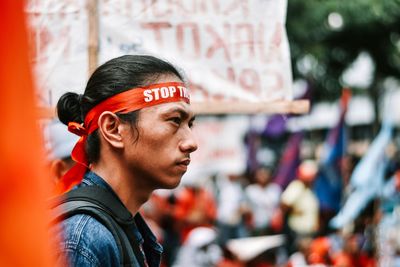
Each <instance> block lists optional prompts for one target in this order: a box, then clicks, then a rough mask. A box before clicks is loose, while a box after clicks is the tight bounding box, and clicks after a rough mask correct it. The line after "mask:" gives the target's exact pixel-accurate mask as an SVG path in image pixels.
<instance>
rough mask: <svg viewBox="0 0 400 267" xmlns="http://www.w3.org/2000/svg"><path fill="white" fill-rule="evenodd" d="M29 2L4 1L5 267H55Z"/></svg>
mask: <svg viewBox="0 0 400 267" xmlns="http://www.w3.org/2000/svg"><path fill="white" fill-rule="evenodd" d="M23 7H24V1H22V0H2V1H0V25H1V35H2V37H1V40H2V41H1V42H0V114H1V123H2V128H1V131H0V155H1V158H0V170H1V172H2V173H1V175H0V266H55V264H54V261H53V260H52V259H51V254H52V253H51V250H50V249H51V247H50V241H49V240H50V238H49V236H48V232H47V229H46V227H47V224H48V222H47V218H48V217H47V216H48V214H46V206H45V200H46V198H47V197H48V192H49V190H50V188H49V187H50V182H49V179H47V178H46V177H47V174H46V172H45V169H44V153H43V148H42V145H41V144H42V143H41V139H40V138H41V135H40V132H39V127H38V125H37V117H36V114H37V111H36V109H35V103H34V88H33V82H32V77H31V68H30V65H29V59H28V51H29V49H28V44H27V29H26V24H25V17H24V16H25V15H24V12H23Z"/></svg>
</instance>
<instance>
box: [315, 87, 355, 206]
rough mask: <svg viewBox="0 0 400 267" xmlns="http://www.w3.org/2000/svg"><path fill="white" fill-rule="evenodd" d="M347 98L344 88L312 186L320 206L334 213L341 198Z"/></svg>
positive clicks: (348, 94)
mask: <svg viewBox="0 0 400 267" xmlns="http://www.w3.org/2000/svg"><path fill="white" fill-rule="evenodd" d="M349 100H350V91H349V90H348V89H344V91H343V94H342V97H341V111H340V117H339V121H338V123H337V124H336V126H335V127H333V128H332V129H331V130H330V131H329V133H328V135H327V139H326V141H325V144H324V146H323V151H322V157H321V159H320V166H319V172H318V176H317V179H316V180H315V182H314V188H313V189H314V191H315V193H316V195H317V197H318V200H319V202H320V208H321V209H322V210H324V211H328V212H334V213H336V212H337V211H338V210H339V208H340V204H341V198H342V189H343V181H342V173H341V161H342V159H343V157H344V155H345V153H346V139H347V138H346V128H345V115H346V111H347V106H348V103H349Z"/></svg>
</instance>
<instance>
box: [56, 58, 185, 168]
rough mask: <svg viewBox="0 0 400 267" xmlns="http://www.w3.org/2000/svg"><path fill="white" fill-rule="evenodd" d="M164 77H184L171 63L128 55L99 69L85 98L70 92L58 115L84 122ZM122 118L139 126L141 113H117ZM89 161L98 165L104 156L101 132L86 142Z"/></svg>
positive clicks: (88, 87)
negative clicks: (115, 99) (106, 103)
mask: <svg viewBox="0 0 400 267" xmlns="http://www.w3.org/2000/svg"><path fill="white" fill-rule="evenodd" d="M162 75H175V76H176V77H178V78H179V79H181V80H183V75H182V74H180V73H179V71H178V70H177V69H176V68H175V67H174V66H173V65H171V64H170V63H168V62H166V61H164V60H161V59H159V58H156V57H153V56H148V55H126V56H121V57H118V58H114V59H111V60H110V61H107V62H106V63H104V64H103V65H101V66H99V67H98V68H97V69H96V70H95V71H94V72H93V74H92V75H91V77H90V79H89V81H88V83H87V85H86V89H85V92H84V94H83V95H79V94H77V93H72V92H68V93H65V94H64V95H62V96H61V98H60V99H59V100H58V103H57V115H58V117H59V119H60V121H61V122H63V123H64V124H66V125H68V123H69V122H78V123H83V121H84V118H85V116H86V114H87V113H88V112H89V110H91V109H92V108H93V107H94V106H96V105H97V104H99V103H100V102H101V101H103V100H105V99H107V98H109V97H111V96H113V95H116V94H118V93H121V92H124V91H126V90H128V89H131V88H135V87H140V86H147V85H150V84H151V83H153V82H154V81H156V80H157V79H158V78H160V76H162ZM117 115H118V116H119V117H120V118H121V119H123V120H125V121H128V122H131V123H132V124H136V121H137V117H138V111H133V112H131V113H128V114H117ZM86 154H87V156H88V160H89V162H97V161H98V159H99V156H100V140H99V137H98V134H97V130H96V131H95V132H93V133H92V134H90V135H89V137H88V140H87V143H86Z"/></svg>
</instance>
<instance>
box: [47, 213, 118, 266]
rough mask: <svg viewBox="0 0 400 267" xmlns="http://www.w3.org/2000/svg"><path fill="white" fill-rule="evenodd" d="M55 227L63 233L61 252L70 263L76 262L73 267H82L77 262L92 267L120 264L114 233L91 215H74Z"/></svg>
mask: <svg viewBox="0 0 400 267" xmlns="http://www.w3.org/2000/svg"><path fill="white" fill-rule="evenodd" d="M55 227H56V228H57V230H56V231H60V233H62V236H60V237H61V238H60V240H61V241H60V250H61V252H62V253H64V254H66V255H67V257H68V259H69V261H75V263H74V264H72V266H81V265H79V264H77V262H90V263H91V266H113V264H115V263H117V264H118V262H119V250H118V246H117V243H116V241H115V239H114V237H113V235H112V233H111V232H110V231H109V230H108V229H107V227H105V226H104V225H103V224H101V223H100V222H99V221H97V220H96V219H95V218H93V217H91V216H90V215H86V214H77V215H73V216H71V217H69V218H66V219H64V220H63V221H61V222H59V223H58V225H57V226H55ZM82 266H83V265H82Z"/></svg>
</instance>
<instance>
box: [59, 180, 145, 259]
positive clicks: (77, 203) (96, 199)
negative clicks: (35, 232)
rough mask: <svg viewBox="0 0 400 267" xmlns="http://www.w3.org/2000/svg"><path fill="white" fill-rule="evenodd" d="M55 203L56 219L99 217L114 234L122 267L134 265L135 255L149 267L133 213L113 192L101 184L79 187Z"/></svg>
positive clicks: (97, 218)
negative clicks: (134, 225) (134, 230)
mask: <svg viewBox="0 0 400 267" xmlns="http://www.w3.org/2000/svg"><path fill="white" fill-rule="evenodd" d="M51 206H52V208H53V212H54V214H53V222H56V221H60V220H62V219H65V218H68V217H71V216H73V215H76V214H87V215H89V216H91V217H93V218H95V219H96V220H98V221H99V222H100V223H101V224H103V225H104V226H105V227H106V228H107V229H108V230H109V231H110V232H111V233H112V235H113V236H114V239H115V241H116V243H117V246H118V249H119V252H120V255H121V261H122V262H121V263H120V264H121V266H133V263H132V256H134V257H135V258H136V259H137V261H138V262H139V264H140V266H145V261H144V256H143V253H142V251H141V250H140V245H139V243H138V241H137V239H136V237H135V236H134V235H133V232H132V228H131V227H132V226H133V224H134V219H133V216H132V214H131V213H130V212H129V211H128V210H127V209H126V208H125V206H124V205H123V204H122V202H121V201H120V200H119V199H118V198H117V197H116V196H114V195H113V194H112V193H111V192H108V191H107V190H105V189H103V188H101V187H99V186H84V187H79V188H77V189H74V190H72V191H69V192H67V193H66V194H64V195H62V196H61V197H58V198H57V199H55V200H52V203H51ZM132 253H133V254H134V255H132Z"/></svg>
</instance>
